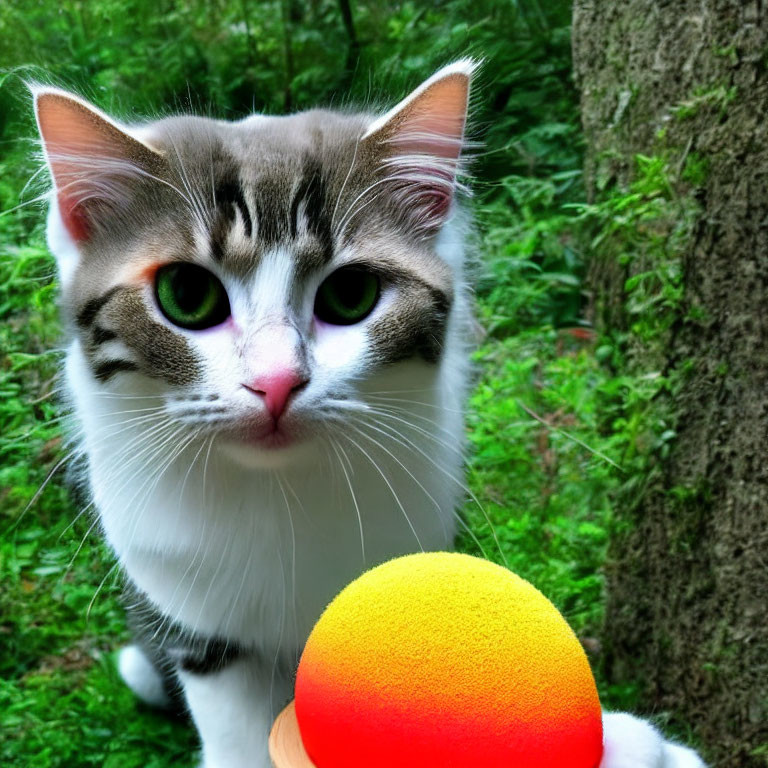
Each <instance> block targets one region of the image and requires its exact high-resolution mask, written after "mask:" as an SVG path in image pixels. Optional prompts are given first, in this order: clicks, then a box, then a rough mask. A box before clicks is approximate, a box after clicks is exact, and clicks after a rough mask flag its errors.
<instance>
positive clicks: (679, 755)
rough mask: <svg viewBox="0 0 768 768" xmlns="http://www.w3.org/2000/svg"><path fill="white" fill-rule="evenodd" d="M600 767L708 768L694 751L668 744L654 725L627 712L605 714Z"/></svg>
mask: <svg viewBox="0 0 768 768" xmlns="http://www.w3.org/2000/svg"><path fill="white" fill-rule="evenodd" d="M603 736H604V743H605V751H604V753H603V761H602V763H601V764H600V768H704V763H703V762H702V761H701V760H700V758H699V757H698V756H697V755H696V754H695V753H694V752H692V751H691V750H690V749H685V748H684V747H680V746H677V745H676V744H672V743H670V742H665V741H664V738H663V736H662V735H661V734H660V733H659V732H658V731H657V730H656V729H655V728H654V727H653V726H652V725H651V724H650V723H647V722H645V721H644V720H640V719H639V718H637V717H633V716H632V715H628V714H625V713H623V712H612V713H608V712H606V713H604V714H603Z"/></svg>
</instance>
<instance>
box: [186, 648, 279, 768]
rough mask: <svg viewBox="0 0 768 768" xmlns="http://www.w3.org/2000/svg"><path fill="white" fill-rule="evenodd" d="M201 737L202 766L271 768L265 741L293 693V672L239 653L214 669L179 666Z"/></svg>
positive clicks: (188, 703)
mask: <svg viewBox="0 0 768 768" xmlns="http://www.w3.org/2000/svg"><path fill="white" fill-rule="evenodd" d="M179 679H180V681H181V683H182V686H183V689H184V695H185V697H186V700H187V706H188V707H189V710H190V712H191V713H192V718H193V720H194V721H195V725H196V726H197V730H198V732H199V734H200V739H201V741H202V751H203V762H202V768H271V765H272V763H271V762H270V759H269V753H268V749H267V741H268V738H269V731H270V729H271V727H272V723H273V721H274V718H275V716H276V715H277V713H278V712H279V711H280V709H282V707H283V706H284V705H285V704H286V703H287V702H288V700H289V698H290V696H291V693H292V675H291V674H286V673H285V672H284V671H281V670H279V669H276V668H275V667H274V665H272V664H266V663H262V662H260V661H259V660H258V659H257V658H256V657H254V656H240V657H238V658H237V659H236V660H234V661H232V662H231V663H229V664H227V665H226V666H225V667H223V668H221V669H219V670H217V671H213V672H201V671H197V672H190V671H184V670H183V669H180V670H179Z"/></svg>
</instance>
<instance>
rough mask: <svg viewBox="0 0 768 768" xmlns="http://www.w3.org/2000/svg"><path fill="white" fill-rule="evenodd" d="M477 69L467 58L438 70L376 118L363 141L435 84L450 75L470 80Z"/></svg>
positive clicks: (476, 64)
mask: <svg viewBox="0 0 768 768" xmlns="http://www.w3.org/2000/svg"><path fill="white" fill-rule="evenodd" d="M477 67H478V62H477V61H475V60H474V59H469V58H466V59H459V61H454V62H453V63H452V64H448V65H447V66H445V67H443V68H442V69H440V70H438V71H437V72H435V74H434V75H432V77H430V78H428V79H427V80H425V81H424V82H423V83H422V84H421V85H420V86H419V87H418V88H416V89H415V90H414V91H411V93H410V94H408V96H406V97H405V98H404V99H403V100H402V101H401V102H399V103H398V104H397V105H395V106H394V107H392V109H390V110H389V112H386V113H385V114H383V115H382V116H381V117H378V118H376V120H374V121H373V122H372V123H371V124H370V125H369V126H368V130H367V131H366V132H365V134H364V135H363V139H366V138H367V137H368V136H372V135H373V134H374V133H376V131H378V130H380V129H381V128H382V127H383V126H385V125H386V124H387V123H388V122H389V121H390V120H391V119H392V118H393V117H395V116H396V115H397V114H398V112H401V111H402V110H403V109H405V107H407V106H408V105H409V104H412V103H413V102H414V101H416V99H418V98H419V96H421V94H422V93H424V91H426V90H427V89H428V88H429V87H430V86H432V85H434V83H436V82H438V81H439V80H442V79H444V78H446V77H449V76H450V75H456V74H460V75H464V76H466V77H468V78H469V77H472V73H473V72H475V71H476V70H477Z"/></svg>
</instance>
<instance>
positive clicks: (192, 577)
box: [100, 463, 457, 649]
mask: <svg viewBox="0 0 768 768" xmlns="http://www.w3.org/2000/svg"><path fill="white" fill-rule="evenodd" d="M414 469H416V468H415V467H414ZM354 470H355V473H356V475H355V487H356V488H357V493H356V494H355V496H354V498H353V496H352V494H351V493H350V489H349V487H348V485H347V484H346V481H345V479H344V476H343V475H341V476H337V475H334V474H333V473H328V472H317V473H315V474H313V475H307V476H305V477H301V476H299V475H297V476H295V477H292V478H291V477H286V476H283V477H282V478H281V482H280V483H273V484H272V486H273V487H270V484H269V483H266V484H263V485H259V484H258V483H252V484H250V485H249V484H247V483H243V482H242V479H241V480H240V481H238V482H235V480H234V479H233V478H227V477H225V476H223V475H222V476H217V474H216V467H212V468H211V467H209V472H208V476H207V477H206V482H205V488H204V487H203V483H202V480H201V479H198V478H186V487H185V488H184V491H183V493H182V494H181V495H179V492H178V490H177V489H178V480H179V479H178V478H174V477H173V476H172V473H169V474H168V475H167V476H166V477H165V478H163V479H162V480H161V481H160V482H159V483H157V486H156V487H155V489H154V491H153V493H152V496H151V498H149V499H148V500H147V507H146V509H145V510H143V511H142V516H143V522H142V523H141V524H140V525H138V526H137V525H136V521H135V518H134V519H133V524H132V525H127V524H125V518H124V513H125V510H121V508H120V507H121V499H120V498H118V497H113V496H111V495H110V493H109V492H106V493H104V494H102V498H101V499H100V511H101V516H102V520H103V523H104V528H105V532H106V534H107V538H108V539H109V541H110V544H111V545H112V546H113V548H114V549H115V551H116V552H117V554H118V556H119V558H120V561H121V564H122V565H123V567H124V568H125V570H126V572H127V574H128V576H129V577H130V578H131V579H132V580H133V581H134V582H135V583H136V585H137V586H138V587H139V589H140V590H141V591H142V592H144V593H146V595H147V596H148V597H149V599H150V600H151V602H152V603H153V604H154V605H155V606H156V607H157V608H158V609H159V610H160V611H161V612H162V613H163V614H164V615H165V616H166V617H168V618H170V619H172V620H174V621H177V622H179V623H181V624H182V625H184V626H185V627H187V628H190V629H192V630H194V631H196V632H200V633H203V634H205V635H208V636H223V637H227V638H230V639H232V640H236V641H238V642H240V643H242V644H244V645H248V646H254V645H255V646H258V647H262V648H267V649H272V648H277V647H282V648H286V647H294V648H297V647H301V645H302V644H303V642H304V641H305V639H306V636H307V635H308V633H309V631H310V630H311V628H312V626H313V624H314V622H315V621H316V620H317V618H318V617H319V615H320V613H321V612H322V610H323V609H324V608H325V606H326V605H327V604H328V602H329V601H330V600H331V599H332V598H333V596H334V595H335V594H336V593H337V592H338V591H339V590H340V589H341V588H342V587H343V586H344V585H345V584H347V583H348V582H349V581H351V580H352V579H353V578H355V577H356V576H357V575H359V574H360V573H361V572H362V571H363V570H365V569H366V568H368V567H371V566H373V565H375V564H377V563H380V562H382V561H384V560H387V559H389V558H391V557H395V556H397V555H400V554H405V553H408V552H414V551H419V550H421V549H425V550H436V549H445V548H448V547H450V546H451V543H452V539H453V535H454V525H453V522H452V521H453V517H454V513H453V509H454V507H455V504H456V495H457V488H456V487H451V484H450V483H446V481H445V477H441V476H440V474H439V473H436V472H435V473H432V474H429V473H427V472H426V471H422V473H421V480H420V485H416V484H415V483H413V482H412V481H410V482H409V483H404V482H402V483H394V484H393V482H392V480H389V479H386V480H385V479H384V478H383V477H382V476H381V475H380V474H379V473H378V471H375V469H374V468H373V467H367V466H366V465H365V464H362V463H361V464H360V465H358V466H355V467H354ZM175 489H176V490H175ZM216 489H218V491H216ZM425 492H428V493H429V496H430V497H431V498H427V497H426V496H425ZM211 494H214V495H213V496H212V495H211ZM131 517H133V516H131Z"/></svg>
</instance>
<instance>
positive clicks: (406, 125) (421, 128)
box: [361, 59, 478, 231]
mask: <svg viewBox="0 0 768 768" xmlns="http://www.w3.org/2000/svg"><path fill="white" fill-rule="evenodd" d="M477 67H478V64H477V62H475V61H473V60H471V59H462V60H461V61H457V62H455V63H453V64H449V65H448V66H447V67H443V69H441V70H439V71H438V72H436V73H435V74H434V75H432V77H430V78H429V79H428V80H427V81H425V82H424V83H422V84H421V85H420V86H419V87H418V88H417V89H416V90H415V91H413V93H411V94H410V96H408V97H407V98H405V99H403V101H401V102H400V103H399V104H398V105H397V106H396V107H395V108H394V109H392V110H390V111H389V112H387V113H386V114H385V115H383V116H382V117H380V118H378V119H377V120H374V121H373V123H371V125H369V126H368V130H367V131H366V132H365V134H364V135H363V138H362V140H361V147H362V148H363V150H364V151H367V152H369V153H370V155H371V156H372V157H373V158H374V159H375V160H376V161H377V162H378V164H379V172H380V173H383V174H384V180H388V181H389V183H390V187H391V188H392V189H393V191H394V192H395V194H396V197H397V198H399V200H400V201H401V203H402V205H403V208H404V209H405V210H406V211H407V212H408V213H409V215H411V216H413V217H414V219H415V223H417V224H418V225H419V226H420V227H421V228H423V229H424V230H426V231H434V230H436V229H437V228H439V226H440V225H441V224H442V223H443V222H444V221H445V219H446V217H447V216H448V214H449V212H450V210H451V205H452V203H453V200H454V197H455V194H456V186H457V179H456V177H457V174H458V172H459V164H460V161H461V150H462V148H463V146H464V131H465V127H466V122H467V108H468V105H469V89H470V83H471V80H472V75H473V74H474V72H475V70H476V69H477Z"/></svg>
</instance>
